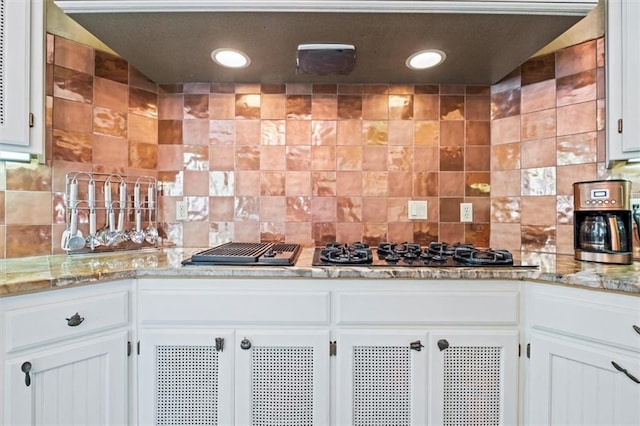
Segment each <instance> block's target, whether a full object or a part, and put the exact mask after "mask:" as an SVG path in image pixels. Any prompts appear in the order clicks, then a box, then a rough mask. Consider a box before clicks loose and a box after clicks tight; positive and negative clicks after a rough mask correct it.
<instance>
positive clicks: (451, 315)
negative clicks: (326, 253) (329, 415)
mask: <svg viewBox="0 0 640 426" xmlns="http://www.w3.org/2000/svg"><path fill="white" fill-rule="evenodd" d="M479 286H481V287H482V288H479ZM385 289H386V290H385ZM518 289H519V287H518V284H517V283H506V282H503V283H492V282H485V283H483V284H480V283H478V282H475V283H473V285H470V283H468V282H467V283H463V282H447V281H439V282H431V283H428V284H427V283H425V282H394V284H393V285H390V286H381V285H380V283H378V282H375V281H370V282H364V281H363V282H360V283H358V282H353V283H345V282H342V284H341V285H340V286H339V287H337V288H336V289H334V292H335V300H336V303H335V306H334V313H335V323H336V330H337V331H336V334H337V346H338V351H337V352H338V354H337V355H338V356H337V357H336V365H337V377H336V389H337V392H336V418H337V424H339V425H371V424H394V425H425V424H433V425H436V424H439V425H442V424H449V425H455V424H482V425H511V424H517V422H518V343H519V340H518V336H519V333H518V322H519V316H518V311H519V290H518Z"/></svg>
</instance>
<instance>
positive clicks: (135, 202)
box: [61, 172, 159, 254]
mask: <svg viewBox="0 0 640 426" xmlns="http://www.w3.org/2000/svg"><path fill="white" fill-rule="evenodd" d="M157 213H158V184H157V179H156V178H154V177H151V176H121V175H118V174H107V173H93V172H69V173H67V174H66V176H65V224H66V228H65V231H64V232H63V235H62V241H61V248H62V249H63V250H64V251H66V252H67V253H69V254H80V253H96V252H110V251H118V250H138V249H143V248H155V247H158V240H159V237H158V214H157Z"/></svg>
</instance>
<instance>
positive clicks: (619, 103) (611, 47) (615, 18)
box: [606, 0, 640, 164]
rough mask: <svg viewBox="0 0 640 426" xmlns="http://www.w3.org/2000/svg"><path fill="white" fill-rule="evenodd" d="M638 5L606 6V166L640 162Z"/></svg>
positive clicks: (614, 0)
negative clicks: (618, 162) (615, 163)
mask: <svg viewBox="0 0 640 426" xmlns="http://www.w3.org/2000/svg"><path fill="white" fill-rule="evenodd" d="M639 20H640V2H637V1H628V0H608V2H607V33H606V42H607V55H606V57H607V162H609V164H611V162H612V161H616V160H629V159H632V158H640V120H638V117H639V116H640V101H639V100H640V80H638V73H640V44H638V40H640V26H638V21H639Z"/></svg>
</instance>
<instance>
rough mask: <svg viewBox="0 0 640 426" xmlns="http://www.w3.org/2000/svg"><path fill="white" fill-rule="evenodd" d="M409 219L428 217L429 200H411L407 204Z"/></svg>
mask: <svg viewBox="0 0 640 426" xmlns="http://www.w3.org/2000/svg"><path fill="white" fill-rule="evenodd" d="M407 210H408V214H407V216H408V217H409V219H426V218H427V202H426V201H409V204H408V206H407Z"/></svg>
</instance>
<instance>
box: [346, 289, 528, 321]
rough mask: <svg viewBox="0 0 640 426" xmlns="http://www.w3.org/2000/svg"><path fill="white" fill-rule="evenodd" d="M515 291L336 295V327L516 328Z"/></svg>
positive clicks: (352, 293)
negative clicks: (499, 326)
mask: <svg viewBox="0 0 640 426" xmlns="http://www.w3.org/2000/svg"><path fill="white" fill-rule="evenodd" d="M518 294H519V293H518V292H516V291H513V292H510V291H506V292H488V291H482V292H473V291H469V292H467V291H465V292H464V293H462V292H461V293H453V292H406V291H403V292H397V291H388V292H339V293H338V294H337V307H336V309H337V312H336V321H337V324H341V325H348V324H361V325H363V324H391V325H393V324H407V325H411V324H415V325H417V324H419V325H429V324H437V325H462V324H470V325H479V324H495V325H517V324H518V306H519V296H518Z"/></svg>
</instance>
